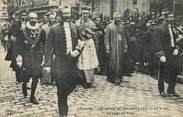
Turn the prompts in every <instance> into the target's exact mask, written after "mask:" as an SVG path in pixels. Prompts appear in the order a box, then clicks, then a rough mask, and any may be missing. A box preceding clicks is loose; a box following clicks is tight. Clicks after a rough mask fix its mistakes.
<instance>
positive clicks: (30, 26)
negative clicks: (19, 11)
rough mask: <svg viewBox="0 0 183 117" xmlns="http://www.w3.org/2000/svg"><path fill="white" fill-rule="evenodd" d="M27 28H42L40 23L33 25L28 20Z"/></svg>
mask: <svg viewBox="0 0 183 117" xmlns="http://www.w3.org/2000/svg"><path fill="white" fill-rule="evenodd" d="M25 26H26V28H28V29H30V30H37V29H39V28H40V25H39V24H38V23H36V25H35V26H32V25H30V22H29V21H28V22H26V25H25Z"/></svg>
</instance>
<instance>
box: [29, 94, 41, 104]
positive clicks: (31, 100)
mask: <svg viewBox="0 0 183 117" xmlns="http://www.w3.org/2000/svg"><path fill="white" fill-rule="evenodd" d="M30 102H31V103H33V104H36V105H38V104H39V101H38V100H37V99H36V97H35V96H31V97H30Z"/></svg>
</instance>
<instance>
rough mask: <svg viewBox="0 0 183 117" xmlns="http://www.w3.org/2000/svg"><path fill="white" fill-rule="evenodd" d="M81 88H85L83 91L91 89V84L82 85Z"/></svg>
mask: <svg viewBox="0 0 183 117" xmlns="http://www.w3.org/2000/svg"><path fill="white" fill-rule="evenodd" d="M83 87H84V88H85V89H89V88H91V83H87V82H86V83H84V84H83Z"/></svg>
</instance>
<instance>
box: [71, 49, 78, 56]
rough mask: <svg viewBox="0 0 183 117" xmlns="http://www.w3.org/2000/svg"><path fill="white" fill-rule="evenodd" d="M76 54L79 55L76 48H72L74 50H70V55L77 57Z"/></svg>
mask: <svg viewBox="0 0 183 117" xmlns="http://www.w3.org/2000/svg"><path fill="white" fill-rule="evenodd" d="M78 55H79V52H78V50H74V51H72V52H71V56H72V57H77V56H78Z"/></svg>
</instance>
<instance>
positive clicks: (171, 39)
mask: <svg viewBox="0 0 183 117" xmlns="http://www.w3.org/2000/svg"><path fill="white" fill-rule="evenodd" d="M168 30H169V34H170V45H171V47H175V42H174V38H173V32H172V28H171V25H168Z"/></svg>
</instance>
